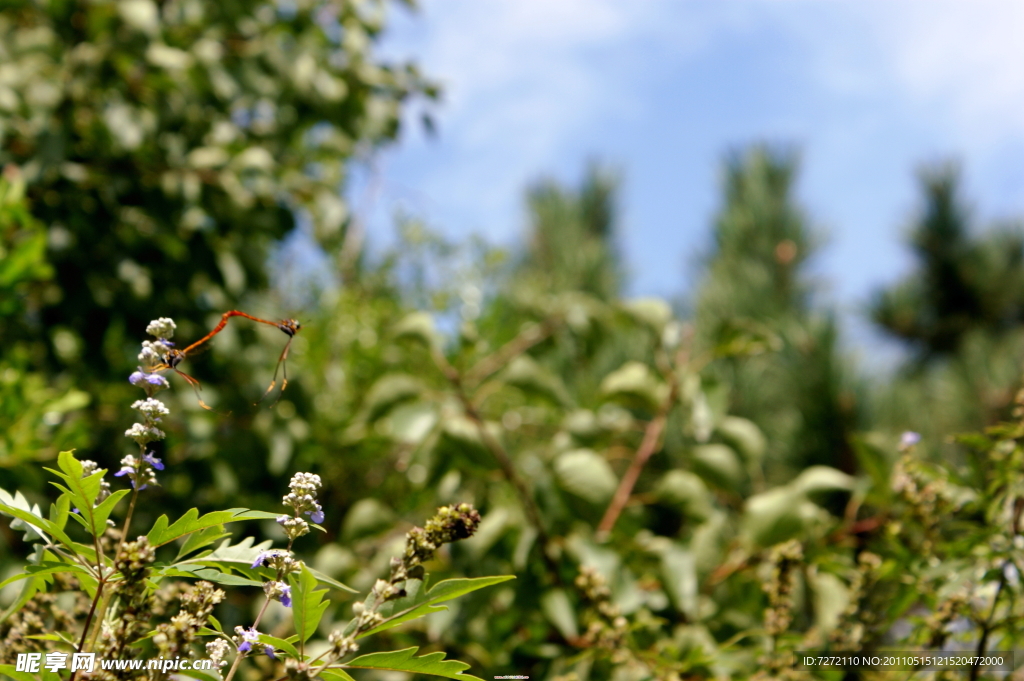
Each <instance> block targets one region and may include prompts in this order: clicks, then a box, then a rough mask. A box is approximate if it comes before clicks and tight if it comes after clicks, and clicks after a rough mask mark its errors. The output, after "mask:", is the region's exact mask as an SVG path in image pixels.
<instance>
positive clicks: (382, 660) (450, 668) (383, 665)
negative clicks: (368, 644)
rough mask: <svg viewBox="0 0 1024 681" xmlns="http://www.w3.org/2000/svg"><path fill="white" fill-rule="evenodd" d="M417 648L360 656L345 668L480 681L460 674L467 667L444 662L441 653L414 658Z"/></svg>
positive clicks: (471, 676) (461, 663)
mask: <svg viewBox="0 0 1024 681" xmlns="http://www.w3.org/2000/svg"><path fill="white" fill-rule="evenodd" d="M417 650H419V648H415V647H414V648H406V649H405V650H393V651H391V652H388V653H370V654H369V655H360V656H359V657H357V658H356V659H354V660H352V661H351V662H349V663H347V664H346V665H345V667H346V668H349V669H351V668H356V669H386V670H389V671H396V672H412V673H416V674H430V675H431V676H443V677H445V678H447V679H460V680H461V679H472V680H473V681H482V680H481V679H480V678H478V677H476V676H473V675H471V674H463V673H462V672H463V671H465V670H467V669H469V665H468V664H466V663H465V662H460V661H458V660H446V659H444V657H445V654H444V653H443V652H436V653H429V654H427V655H423V656H422V657H416V651H417Z"/></svg>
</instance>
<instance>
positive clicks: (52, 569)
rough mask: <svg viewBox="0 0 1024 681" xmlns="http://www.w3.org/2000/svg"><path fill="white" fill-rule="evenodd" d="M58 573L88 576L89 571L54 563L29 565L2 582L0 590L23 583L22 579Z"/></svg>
mask: <svg viewBox="0 0 1024 681" xmlns="http://www.w3.org/2000/svg"><path fill="white" fill-rule="evenodd" d="M58 572H70V573H74V574H78V575H88V574H89V571H88V570H86V569H85V568H84V567H82V566H81V565H74V564H70V563H56V564H55V563H52V562H46V563H42V564H41V565H28V566H26V567H25V569H24V571H23V572H19V573H18V574H16V575H14V576H12V577H8V578H7V579H5V580H4V581H2V582H0V589H2V588H4V587H5V586H7V585H8V584H13V583H14V582H18V581H21V580H22V579H28V578H30V577H38V576H41V575H52V574H55V573H58Z"/></svg>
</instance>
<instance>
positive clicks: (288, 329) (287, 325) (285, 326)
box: [277, 319, 302, 336]
mask: <svg viewBox="0 0 1024 681" xmlns="http://www.w3.org/2000/svg"><path fill="white" fill-rule="evenodd" d="M277 328H279V329H281V330H282V331H284V332H285V333H286V334H288V335H289V336H294V335H295V334H297V333H298V332H299V329H301V328H302V324H300V323H299V322H298V320H296V319H286V320H284V321H283V322H281V323H280V324H278V325H277Z"/></svg>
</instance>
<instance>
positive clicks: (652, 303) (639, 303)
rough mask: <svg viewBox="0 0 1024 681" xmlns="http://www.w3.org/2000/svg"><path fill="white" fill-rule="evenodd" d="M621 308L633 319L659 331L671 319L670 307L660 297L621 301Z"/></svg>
mask: <svg viewBox="0 0 1024 681" xmlns="http://www.w3.org/2000/svg"><path fill="white" fill-rule="evenodd" d="M622 310H623V312H625V313H626V314H627V315H629V316H630V317H632V318H633V320H634V321H636V322H638V323H640V324H644V325H646V326H649V327H650V328H651V330H653V331H655V332H657V333H661V332H662V330H663V329H664V328H665V325H666V324H668V323H669V322H670V321H672V307H671V306H670V305H669V304H668V303H667V302H665V301H664V300H662V299H661V298H636V299H634V300H629V301H626V302H624V303H622Z"/></svg>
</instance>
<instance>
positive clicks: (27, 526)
mask: <svg viewBox="0 0 1024 681" xmlns="http://www.w3.org/2000/svg"><path fill="white" fill-rule="evenodd" d="M3 506H10V507H11V508H16V509H19V510H21V511H24V512H25V513H30V514H32V515H35V516H39V517H42V512H41V511H40V510H39V506H38V505H36V506H33V505H32V504H31V503H29V501H28V499H26V498H25V496H24V495H23V494H22V493H21V492H19V491H18V490H15V491H14V494H11V493H10V492H8V491H7V490H5V489H0V513H3V514H4V515H9V516H12V517H13V518H14V520H13V521H11V529H12V530H20V531H21V532H24V533H25V541H36V540H37V539H42V538H43V535H42V534H40V533H39V532H38V531H37V530H36V528H35V526H34V524H33V523H31V522H28V521H26V520H24V519H23V518H19V517H18V516H17V515H14V514H13V513H11V512H9V511H5V510H4V509H3Z"/></svg>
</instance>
